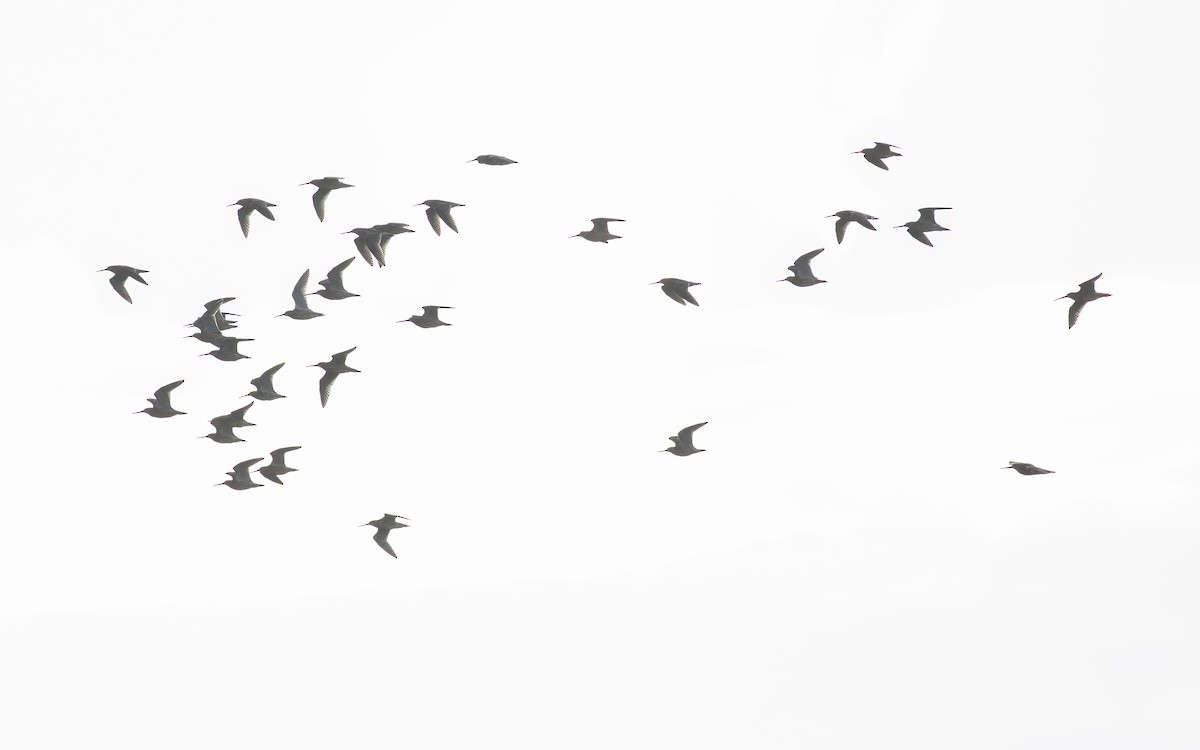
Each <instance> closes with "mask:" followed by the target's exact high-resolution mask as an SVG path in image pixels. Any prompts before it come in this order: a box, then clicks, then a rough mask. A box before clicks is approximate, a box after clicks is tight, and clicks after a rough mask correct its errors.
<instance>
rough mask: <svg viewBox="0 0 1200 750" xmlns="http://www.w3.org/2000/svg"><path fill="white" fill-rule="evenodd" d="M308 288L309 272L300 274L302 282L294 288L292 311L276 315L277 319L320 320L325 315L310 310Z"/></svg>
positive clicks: (298, 282)
mask: <svg viewBox="0 0 1200 750" xmlns="http://www.w3.org/2000/svg"><path fill="white" fill-rule="evenodd" d="M307 288H308V270H307V269H306V270H305V271H304V273H302V274H300V280H299V281H297V282H296V286H294V287H292V309H291V310H288V311H287V312H285V313H280V314H278V315H276V316H275V317H277V318H282V317H285V316H286V317H288V318H291V319H292V320H310V319H312V318H319V317H321V316H322V315H324V314H325V313H319V312H317V311H316V310H313V309H311V308H309V306H308V299H306V298H307V296H308V295H307V294H306V293H305V289H307Z"/></svg>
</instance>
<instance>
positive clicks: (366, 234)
mask: <svg viewBox="0 0 1200 750" xmlns="http://www.w3.org/2000/svg"><path fill="white" fill-rule="evenodd" d="M409 231H412V230H409ZM342 234H352V235H354V247H355V248H357V249H358V252H359V254H360V255H362V257H363V260H365V261H366V262H367V265H369V266H373V265H375V261H376V260H378V261H379V267H380V268H383V266H384V263H383V236H384V234H383V232H381V231H380V230H378V229H376V228H374V227H356V228H354V229H351V230H350V231H349V232H342Z"/></svg>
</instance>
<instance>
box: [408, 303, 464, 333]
mask: <svg viewBox="0 0 1200 750" xmlns="http://www.w3.org/2000/svg"><path fill="white" fill-rule="evenodd" d="M421 309H422V310H424V311H425V312H423V313H422V314H420V315H414V316H412V317H411V318H406V319H404V320H397V321H396V322H397V323H415V324H417V325H418V326H419V327H421V328H437V327H438V326H448V325H453V323H446V322H445V321H443V320H441V319H440V318H439V317H438V310H453V309H454V308H453V307H446V306H445V305H425V306H424V307H422V308H421Z"/></svg>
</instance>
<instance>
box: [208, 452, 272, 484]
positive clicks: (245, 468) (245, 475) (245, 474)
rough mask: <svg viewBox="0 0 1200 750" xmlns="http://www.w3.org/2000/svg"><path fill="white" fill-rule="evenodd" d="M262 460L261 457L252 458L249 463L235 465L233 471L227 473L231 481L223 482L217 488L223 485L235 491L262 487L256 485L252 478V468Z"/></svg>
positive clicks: (243, 462)
mask: <svg viewBox="0 0 1200 750" xmlns="http://www.w3.org/2000/svg"><path fill="white" fill-rule="evenodd" d="M261 460H262V458H261V457H259V458H251V459H249V460H247V461H242V462H241V463H237V464H234V465H233V471H227V472H225V473H226V474H228V475H229V479H226V480H225V481H224V482H221V483H220V484H218V485H215V486H217V487H220V486H221V485H222V484H223V485H225V486H226V487H228V488H230V489H233V490H248V489H250V488H251V487H262V485H261V484H258V483H256V482H255V481H254V480H253V479H251V478H250V467H251V466H253V465H254V464H256V463H258V462H259V461H261Z"/></svg>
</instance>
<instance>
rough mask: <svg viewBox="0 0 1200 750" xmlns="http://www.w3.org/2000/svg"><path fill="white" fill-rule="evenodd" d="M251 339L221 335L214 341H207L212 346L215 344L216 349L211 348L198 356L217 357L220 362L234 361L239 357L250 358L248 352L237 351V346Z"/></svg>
mask: <svg viewBox="0 0 1200 750" xmlns="http://www.w3.org/2000/svg"><path fill="white" fill-rule="evenodd" d="M253 340H254V339H239V338H235V337H233V336H222V337H220V338H219V339H217V340H216V341H211V342H209V343H211V344H213V345H214V346H216V347H217V348H216V349H213V350H212V351H211V352H205V353H204V354H201V355H200V356H201V357H213V358H214V359H219V360H221V361H222V362H236V361H237V360H239V359H250V356H249V355H248V354H242V353H241V352H239V351H238V348H237V347H238V344H240V343H241V342H243V341H253Z"/></svg>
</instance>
